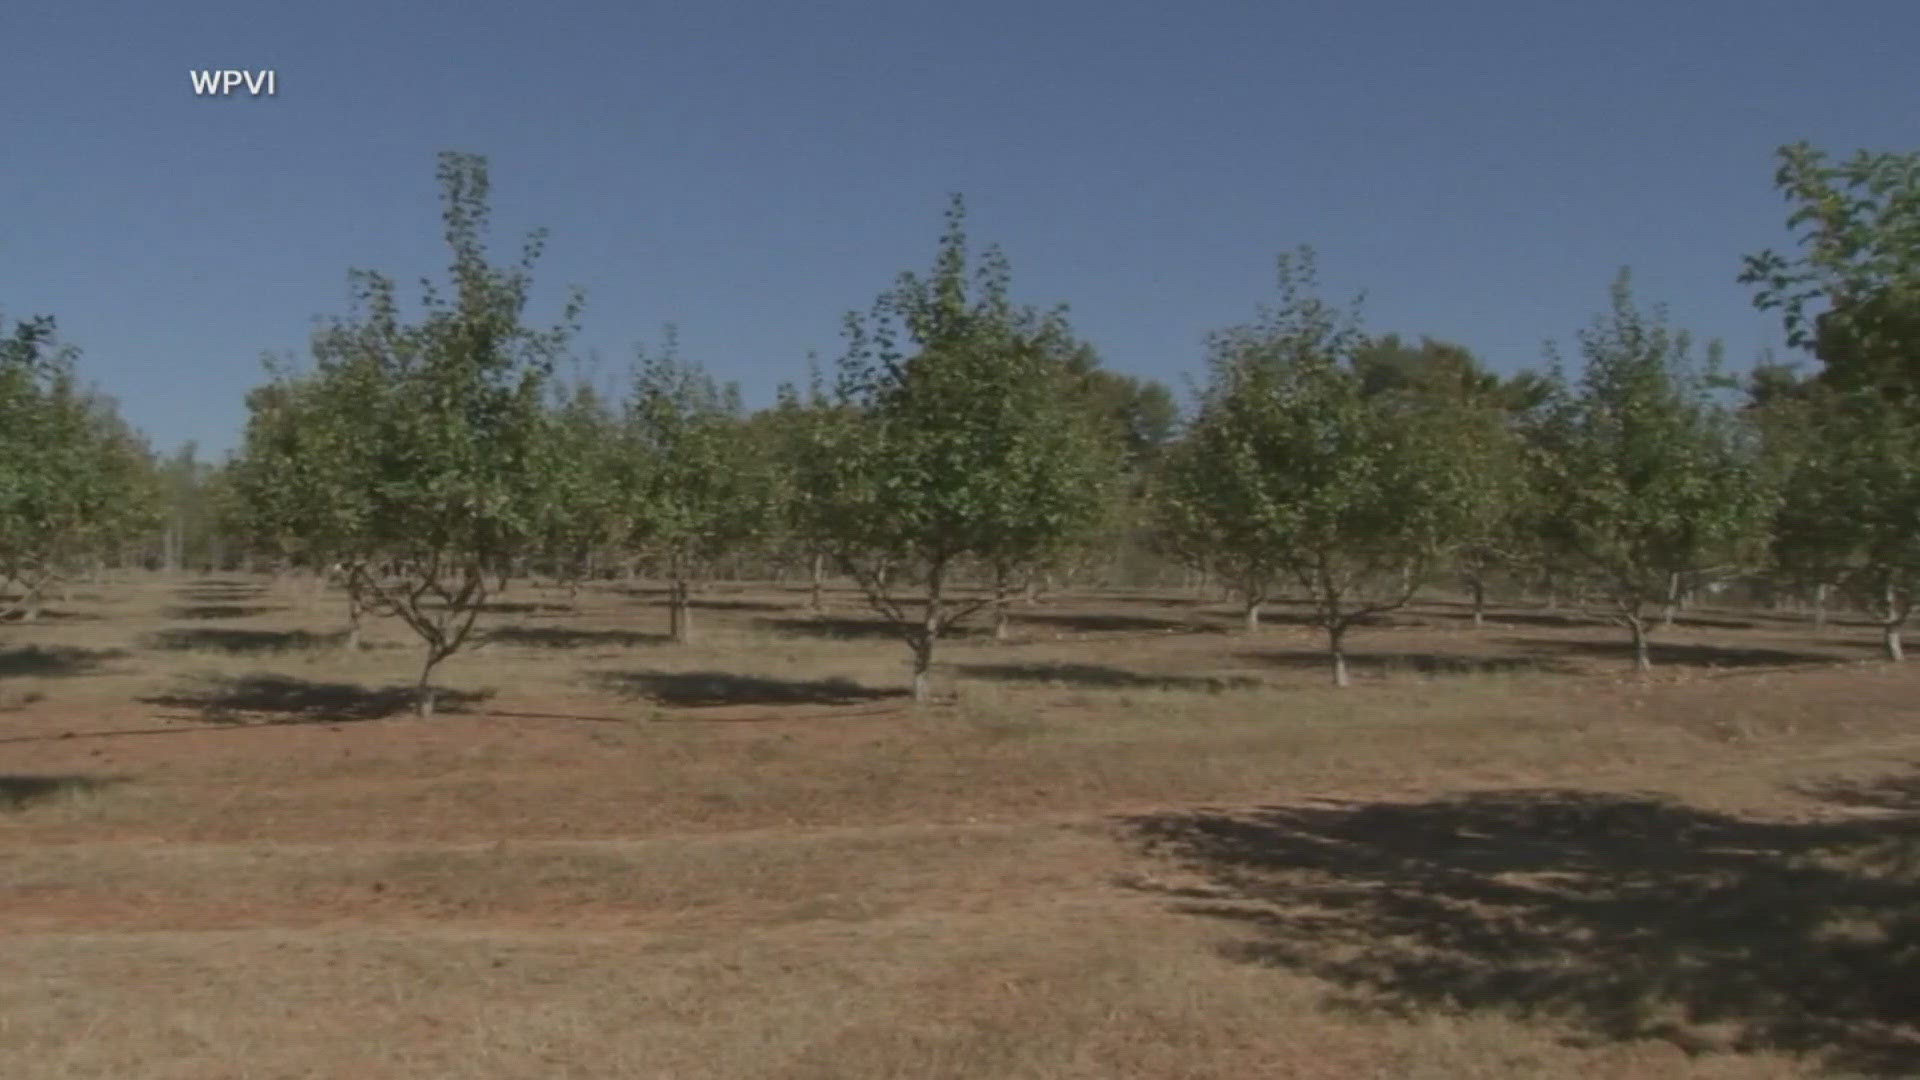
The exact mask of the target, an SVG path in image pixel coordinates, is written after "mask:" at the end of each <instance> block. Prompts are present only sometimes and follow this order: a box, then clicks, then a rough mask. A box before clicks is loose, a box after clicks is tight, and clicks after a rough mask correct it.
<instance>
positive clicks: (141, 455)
mask: <svg viewBox="0 0 1920 1080" xmlns="http://www.w3.org/2000/svg"><path fill="white" fill-rule="evenodd" d="M74 357H75V352H74V350H72V349H71V348H65V347H62V346H60V345H59V344H58V343H57V342H56V340H55V337H54V324H53V320H52V319H50V318H44V317H42V318H36V319H31V320H27V321H24V322H20V323H17V324H16V325H15V327H14V330H13V332H12V333H11V334H10V335H8V336H7V337H6V338H4V339H0V587H4V588H5V589H6V591H7V594H8V596H7V597H0V618H18V619H21V620H28V621H30V620H32V619H34V618H35V617H36V616H37V615H38V614H39V611H40V605H41V602H42V600H43V597H44V595H45V592H46V590H47V587H48V586H49V585H51V584H52V583H53V582H54V581H56V580H57V579H59V578H60V577H62V576H64V575H68V574H71V573H73V572H75V571H76V570H78V569H79V568H80V567H81V566H82V565H84V564H85V563H86V562H87V561H88V560H90V559H98V558H99V557H100V556H101V555H102V554H103V553H104V552H106V551H108V550H111V549H113V548H114V547H116V546H118V545H121V544H124V543H126V542H127V541H130V540H132V539H133V538H135V537H138V536H140V535H143V534H145V533H146V532H147V531H148V530H150V529H152V528H153V527H154V525H155V524H156V522H157V516H156V512H155V511H156V502H157V496H158V485H157V481H156V475H155V471H154V467H153V462H152V458H151V455H150V454H149V452H148V450H147V448H146V446H145V445H144V444H143V443H142V441H141V440H140V438H139V437H138V436H137V435H136V434H134V432H133V431H132V430H131V429H130V428H128V427H127V425H126V424H125V423H124V422H123V421H122V420H121V419H120V416H119V413H118V410H117V409H116V408H115V406H114V404H113V402H112V401H110V400H108V399H106V398H104V397H101V396H100V395H98V394H95V393H92V392H90V391H88V390H86V389H84V388H83V387H81V386H80V384H79V382H78V381H77V379H76V377H75V374H74V370H73V362H74Z"/></svg>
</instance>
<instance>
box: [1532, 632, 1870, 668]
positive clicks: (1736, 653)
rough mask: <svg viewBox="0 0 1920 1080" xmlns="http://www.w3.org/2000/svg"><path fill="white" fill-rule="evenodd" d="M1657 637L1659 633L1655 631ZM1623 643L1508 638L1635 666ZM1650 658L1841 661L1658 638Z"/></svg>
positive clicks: (1722, 663) (1733, 662) (1758, 663)
mask: <svg viewBox="0 0 1920 1080" xmlns="http://www.w3.org/2000/svg"><path fill="white" fill-rule="evenodd" d="M1655 633H1656V634H1657V633H1658V631H1655ZM1620 637H1621V639H1620V640H1619V641H1589V640H1582V639H1568V638H1524V637H1521V638H1508V639H1506V640H1507V641H1508V642H1509V643H1510V644H1513V645H1518V646H1521V647H1522V648H1525V649H1526V650H1527V651H1529V652H1538V653H1549V654H1550V653H1559V654H1561V655H1563V656H1564V655H1578V656H1592V657H1603V658H1607V659H1612V660H1618V661H1619V662H1620V663H1622V664H1631V663H1632V662H1633V643H1632V641H1630V640H1628V639H1627V637H1626V631H1625V630H1621V631H1620ZM1647 645H1648V655H1649V656H1650V657H1651V658H1652V660H1653V665H1654V666H1655V667H1659V666H1660V665H1662V664H1679V665H1683V666H1687V667H1710V668H1711V667H1723V668H1724V667H1736V668H1739V667H1781V666H1785V665H1789V664H1831V663H1834V662H1835V661H1837V660H1838V659H1840V658H1839V657H1838V656H1836V655H1835V654H1834V653H1822V652H1803V651H1798V650H1790V649H1764V648H1753V647H1745V646H1741V647H1731V648H1730V647H1727V646H1723V645H1700V644H1693V643H1683V642H1671V641H1660V640H1659V639H1658V638H1657V637H1655V638H1653V639H1652V640H1650V641H1649V642H1648V643H1647Z"/></svg>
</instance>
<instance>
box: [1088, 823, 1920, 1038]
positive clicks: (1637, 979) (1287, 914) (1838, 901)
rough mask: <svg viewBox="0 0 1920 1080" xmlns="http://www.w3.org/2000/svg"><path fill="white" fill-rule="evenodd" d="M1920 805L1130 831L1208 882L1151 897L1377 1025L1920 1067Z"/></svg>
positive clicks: (1231, 950)
mask: <svg viewBox="0 0 1920 1080" xmlns="http://www.w3.org/2000/svg"><path fill="white" fill-rule="evenodd" d="M1917 790H1920V788H1914V787H1912V786H1908V787H1907V788H1905V789H1904V790H1903V792H1902V793H1901V795H1900V799H1901V800H1902V801H1901V802H1900V803H1899V806H1898V807H1897V809H1898V810H1899V812H1897V813H1894V814H1891V815H1890V816H1885V817H1881V818H1878V819H1874V820H1859V819H1856V820H1849V821H1841V822H1823V823H1813V824H1808V823H1803V822H1789V821H1780V822H1775V821H1762V820H1750V819H1744V818H1737V817H1732V816H1727V815H1723V814H1718V813H1713V812H1708V811H1704V810H1699V809H1695V808H1693V807H1689V806H1686V805H1684V804H1680V803H1674V802H1669V801H1664V800H1661V799H1656V798H1646V797H1637V796H1631V795H1620V794H1600V793H1591V792H1579V791H1500V792H1487V793H1476V794H1469V795H1465V796H1460V797H1454V798H1446V799H1439V800H1434V801H1431V802H1423V803H1360V802H1351V803H1338V802H1335V803H1326V804H1321V805H1316V806H1309V807H1274V808H1263V809H1258V810H1252V811H1248V812H1245V813H1238V814H1233V813H1218V812H1195V813H1179V814H1161V815H1153V816H1148V817H1137V818H1132V819H1129V820H1128V821H1127V822H1126V823H1125V825H1126V827H1127V828H1128V829H1129V830H1130V831H1131V833H1132V834H1133V835H1134V837H1135V838H1137V839H1138V840H1139V841H1140V842H1141V843H1142V844H1143V846H1144V847H1145V848H1146V849H1147V850H1148V851H1150V852H1152V853H1154V854H1156V855H1159V856H1162V857H1165V858H1168V859H1171V860H1173V861H1175V862H1177V863H1179V864H1181V865H1182V866H1183V867H1184V868H1185V869H1186V870H1188V871H1190V872H1192V873H1193V874H1194V875H1196V876H1197V879H1198V880H1199V882H1200V884H1199V885H1197V886H1194V887H1166V886H1161V885H1141V884H1134V885H1133V886H1132V887H1134V888H1138V889H1141V890H1143V891H1149V892H1153V893H1156V894H1158V895H1162V896H1167V897H1170V898H1173V899H1175V900H1177V901H1178V903H1177V907H1178V909H1179V910H1182V911H1185V912H1187V913H1190V914H1197V915H1204V916H1211V917H1215V918H1220V919H1224V920H1228V921H1230V922H1232V923H1235V924H1237V925H1239V926H1241V927H1242V928H1244V929H1246V930H1247V931H1249V933H1250V934H1251V936H1250V937H1248V938H1246V939H1244V940H1242V941H1240V942H1239V943H1237V944H1234V945H1231V946H1229V947H1227V948H1226V950H1225V951H1226V952H1227V953H1228V954H1229V955H1231V956H1233V957H1234V958H1237V959H1241V960H1244V961H1248V962H1253V963H1260V964H1271V965H1276V966H1280V967H1285V968H1289V969H1292V970H1296V971H1301V972H1305V973H1308V974H1311V975H1313V976H1315V977H1318V978H1320V979H1324V980H1326V981H1328V982H1330V983H1332V984H1333V985H1334V986H1335V987H1337V988H1338V992H1337V995H1336V998H1335V1001H1334V1003H1335V1004H1337V1005H1340V1006H1343V1007H1348V1008H1354V1009H1358V1010H1361V1011H1379V1012H1384V1013H1387V1014H1393V1015H1400V1016H1409V1015H1413V1014H1417V1013H1435V1012H1442V1013H1445V1012H1472V1011H1478V1010H1488V1011H1496V1012H1503V1013H1507V1014H1509V1015H1518V1016H1522V1017H1533V1016H1538V1017H1549V1018H1553V1019H1555V1020H1558V1021H1562V1022H1567V1023H1571V1024H1572V1025H1573V1026H1574V1027H1575V1028H1576V1030H1578V1031H1580V1032H1581V1033H1582V1036H1583V1038H1585V1039H1599V1040H1619V1041H1627V1040H1636V1039H1647V1038H1655V1039H1666V1040H1670V1041H1673V1042H1675V1043H1678V1044H1680V1045H1682V1046H1684V1047H1688V1048H1691V1049H1705V1048H1713V1047H1718V1048H1723V1049H1731V1050H1768V1049H1785V1050H1790V1051H1799V1052H1806V1053H1812V1054H1818V1055H1822V1056H1825V1057H1826V1058H1828V1063H1829V1064H1831V1065H1833V1066H1835V1067H1840V1068H1846V1069H1850V1070H1852V1071H1855V1072H1863V1073H1867V1074H1870V1075H1883V1076H1893V1075H1903V1076H1904V1075H1912V1070H1913V1068H1914V1065H1915V1062H1920V999H1916V998H1915V997H1914V995H1913V993H1912V987H1913V985H1914V983H1915V980H1916V978H1920V903H1916V901H1920V873H1917V872H1916V865H1915V864H1916V860H1915V859H1914V858H1913V857H1912V856H1913V853H1914V851H1915V849H1916V846H1920V815H1916V814H1915V813H1913V810H1912V808H1913V797H1914V794H1915V792H1916V791H1917Z"/></svg>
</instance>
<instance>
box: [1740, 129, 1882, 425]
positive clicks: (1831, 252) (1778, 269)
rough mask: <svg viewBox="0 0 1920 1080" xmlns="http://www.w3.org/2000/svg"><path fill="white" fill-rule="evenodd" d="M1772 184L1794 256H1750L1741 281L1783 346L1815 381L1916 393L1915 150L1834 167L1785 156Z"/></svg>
mask: <svg viewBox="0 0 1920 1080" xmlns="http://www.w3.org/2000/svg"><path fill="white" fill-rule="evenodd" d="M1779 159H1780V166H1779V170H1778V171H1777V172H1776V174H1775V176H1774V182H1775V184H1776V186H1777V187H1778V188H1779V190H1780V192H1781V194H1782V195H1783V196H1785V197H1786V199H1787V201H1788V202H1789V203H1791V204H1792V205H1793V211H1792V213H1791V214H1790V215H1789V216H1788V218H1787V227H1788V228H1789V229H1791V230H1794V231H1795V233H1796V239H1797V240H1798V242H1799V248H1800V251H1799V253H1798V254H1797V255H1796V256H1794V257H1791V258H1789V257H1788V256H1786V255H1782V254H1780V253H1778V252H1775V251H1771V250H1769V251H1763V252H1761V253H1760V254H1758V255H1751V256H1748V257H1747V259H1746V266H1745V271H1744V272H1743V273H1742V274H1741V278H1740V280H1741V281H1742V282H1743V283H1746V284H1749V285H1752V286H1754V288H1755V292H1754V301H1755V303H1756V304H1757V305H1758V306H1759V307H1760V308H1761V309H1762V310H1772V311H1778V312H1780V313H1781V316H1782V318H1783V320H1784V322H1785V324H1786V330H1787V335H1788V340H1789V342H1790V343H1791V344H1793V345H1795V346H1798V347H1803V348H1806V349H1808V350H1810V351H1811V352H1813V353H1814V355H1816V356H1818V357H1819V358H1820V360H1821V362H1822V364H1823V368H1822V370H1821V372H1820V376H1819V377H1820V380H1821V382H1823V383H1825V384H1826V385H1829V386H1831V387H1833V388H1835V389H1840V390H1853V389H1860V388H1864V387H1871V388H1874V389H1877V390H1880V391H1882V392H1886V393H1889V394H1892V395H1894V396H1896V397H1898V398H1900V399H1903V400H1906V401H1907V402H1909V405H1910V407H1912V406H1913V404H1914V402H1915V399H1916V395H1920V152H1916V153H1905V154H1896V153H1874V152H1870V151H1865V150H1862V151H1860V152H1858V153H1856V154H1855V155H1854V156H1853V157H1851V158H1849V159H1847V160H1845V161H1834V160H1832V159H1831V158H1830V157H1829V156H1828V155H1827V154H1826V153H1824V152H1823V151H1820V150H1817V149H1815V148H1813V147H1812V146H1810V145H1808V144H1806V143H1804V142H1803V143H1796V144H1794V145H1792V146H1787V147H1783V148H1781V150H1780V152H1779Z"/></svg>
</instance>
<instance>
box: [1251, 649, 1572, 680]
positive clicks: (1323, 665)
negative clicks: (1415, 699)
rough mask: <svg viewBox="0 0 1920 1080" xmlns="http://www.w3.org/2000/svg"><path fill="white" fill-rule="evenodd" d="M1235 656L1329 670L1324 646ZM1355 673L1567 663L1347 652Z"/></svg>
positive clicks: (1560, 666)
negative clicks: (1321, 647)
mask: <svg viewBox="0 0 1920 1080" xmlns="http://www.w3.org/2000/svg"><path fill="white" fill-rule="evenodd" d="M1234 655H1235V656H1236V657H1237V658H1238V659H1241V660H1249V661H1252V662H1254V663H1260V664H1269V665H1272V666H1274V667H1279V668H1287V669H1290V670H1298V671H1331V670H1332V668H1333V659H1332V657H1331V656H1329V655H1328V654H1327V650H1325V649H1260V650H1257V651H1248V652H1242V653H1236V654H1234ZM1347 668H1348V669H1349V670H1350V671H1352V672H1354V673H1355V674H1362V675H1364V674H1368V673H1371V672H1385V673H1398V672H1414V673H1417V674H1420V675H1484V674H1491V673H1496V672H1506V671H1564V670H1567V669H1568V668H1567V665H1566V664H1565V663H1564V662H1562V661H1558V660H1555V659H1554V658H1552V657H1543V656H1462V655H1459V654H1457V653H1433V652H1372V651H1368V652H1348V653H1347Z"/></svg>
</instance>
